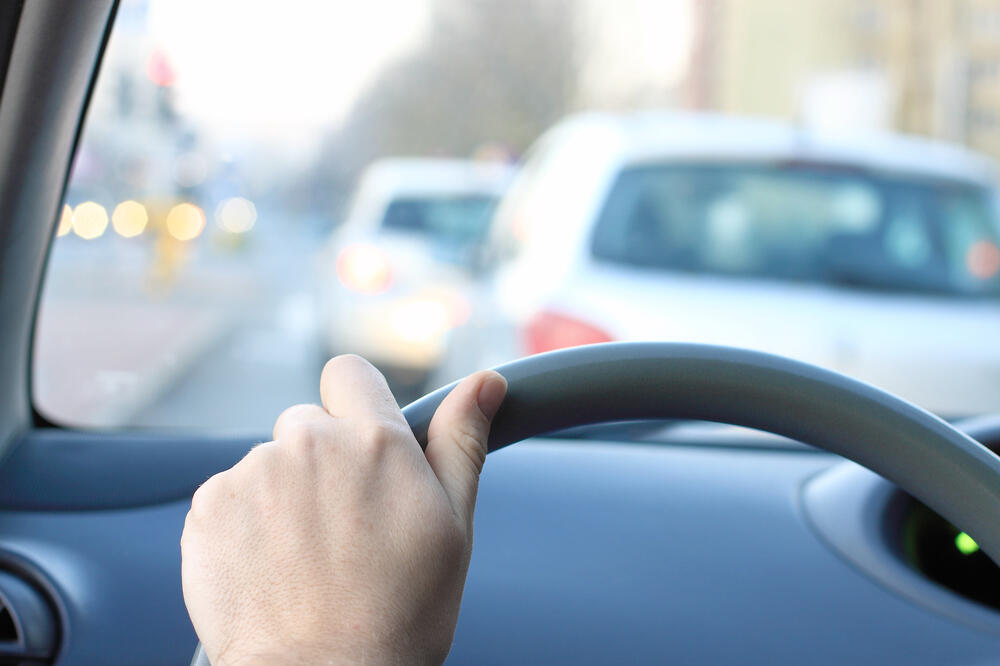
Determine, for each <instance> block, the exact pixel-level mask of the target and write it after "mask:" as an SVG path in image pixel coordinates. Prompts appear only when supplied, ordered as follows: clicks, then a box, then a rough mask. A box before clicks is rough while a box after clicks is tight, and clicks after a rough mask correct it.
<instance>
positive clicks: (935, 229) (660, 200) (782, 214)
mask: <svg viewBox="0 0 1000 666" xmlns="http://www.w3.org/2000/svg"><path fill="white" fill-rule="evenodd" d="M991 196H992V195H991V192H990V191H989V190H988V189H987V188H985V187H981V186H975V185H970V184H967V183H956V182H952V181H945V180H932V179H921V178H915V177H907V176H897V175H888V174H885V175H883V174H871V173H851V172H842V171H838V170H837V169H831V168H824V167H822V166H801V165H792V166H782V165H755V164H735V165H734V164H665V165H656V166H642V167H633V168H630V169H627V170H624V171H623V172H622V173H621V175H620V176H619V177H618V179H617V181H616V182H615V184H614V186H613V187H612V190H611V193H610V194H609V195H608V198H607V202H606V203H605V205H604V207H603V209H602V211H601V213H600V217H599V219H598V221H597V223H596V226H595V231H594V240H593V253H594V256H595V257H598V258H601V259H607V260H610V261H614V262H621V263H624V264H629V265H634V266H645V267H651V268H660V269H664V270H673V271H684V272H690V273H701V274H716V275H729V276H733V277H756V278H770V279H774V280H787V281H810V282H820V283H829V284H845V285H852V286H856V287H861V288H867V289H882V290H901V291H908V292H931V293H935V292H936V293H942V294H956V295H959V294H967V295H990V296H995V295H996V294H997V292H998V290H1000V248H998V245H997V242H998V239H997V232H998V229H1000V225H998V223H997V219H996V215H995V208H994V207H993V205H992V199H991Z"/></svg>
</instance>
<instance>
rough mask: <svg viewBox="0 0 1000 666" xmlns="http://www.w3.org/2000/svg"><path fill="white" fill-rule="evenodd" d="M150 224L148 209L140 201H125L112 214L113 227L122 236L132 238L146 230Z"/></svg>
mask: <svg viewBox="0 0 1000 666" xmlns="http://www.w3.org/2000/svg"><path fill="white" fill-rule="evenodd" d="M147 222H149V215H148V214H147V213H146V207H145V206H143V205H142V204H141V203H139V202H138V201H131V200H130V201H123V202H121V203H120V204H118V205H117V206H116V207H115V211H114V212H113V213H112V214H111V225H112V226H113V227H114V228H115V231H117V232H118V234H119V235H120V236H123V237H124V238H132V237H133V236H138V235H139V234H141V233H142V232H143V230H145V228H146V223H147Z"/></svg>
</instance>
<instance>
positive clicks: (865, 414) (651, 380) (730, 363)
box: [403, 342, 1000, 564]
mask: <svg viewBox="0 0 1000 666" xmlns="http://www.w3.org/2000/svg"><path fill="white" fill-rule="evenodd" d="M495 370H496V371H497V372H499V373H500V374H501V375H503V376H504V377H505V378H506V379H507V382H508V388H507V397H506V398H505V400H504V402H503V404H502V405H501V407H500V410H499V411H498V412H497V415H496V417H495V418H494V420H493V426H492V428H491V431H490V439H489V443H488V451H490V452H492V451H496V450H497V449H500V448H503V447H505V446H508V445H510V444H513V443H515V442H518V441H520V440H522V439H526V438H528V437H534V436H538V435H542V434H545V433H547V432H553V431H555V430H561V429H563V428H568V427H572V426H581V425H589V424H594V423H602V422H609V421H622V420H639V419H666V418H671V419H672V418H677V419H696V420H702V421H716V422H720V423H728V424H732V425H739V426H746V427H749V428H755V429H758V430H764V431H767V432H771V433H774V434H777V435H783V436H785V437H790V438H792V439H796V440H799V441H803V442H807V443H809V444H812V445H814V446H817V447H819V448H823V449H825V450H827V451H831V452H833V453H837V454H839V455H841V456H843V457H845V458H849V459H851V460H853V461H855V462H857V463H859V464H861V465H863V466H865V467H867V468H868V469H871V470H872V471H874V472H877V473H878V474H881V475H882V476H884V477H885V478H887V479H889V480H890V481H892V482H893V483H895V484H897V485H898V486H900V487H901V488H902V489H904V490H906V491H907V492H909V493H910V494H911V495H913V496H914V497H916V498H917V499H919V500H921V501H922V502H924V503H925V504H927V505H928V506H929V507H931V508H932V509H934V510H935V511H937V512H938V513H939V514H941V515H942V516H944V517H945V518H946V519H947V520H949V521H950V522H951V523H952V524H954V525H956V526H957V527H959V528H960V529H962V530H963V531H965V532H967V533H968V534H970V535H971V536H972V537H973V538H974V539H975V540H976V542H977V543H978V544H979V546H980V547H981V548H982V550H983V552H985V553H986V554H987V555H988V556H989V557H990V558H991V559H992V560H993V561H994V562H996V563H998V564H1000V457H997V455H996V454H994V453H993V452H992V451H990V450H989V449H987V448H986V447H985V446H983V445H982V444H980V443H979V442H977V441H975V440H974V439H972V438H971V437H969V436H968V435H966V434H964V433H962V432H960V431H958V430H956V429H955V428H953V427H952V426H951V425H949V424H948V423H946V422H945V421H943V420H942V419H940V418H938V417H937V416H934V415H933V414H931V413H929V412H927V411H925V410H923V409H921V408H919V407H917V406H915V405H913V404H911V403H909V402H907V401H905V400H903V399H901V398H899V397H896V396H894V395H892V394H890V393H887V392H886V391H883V390H881V389H879V388H876V387H874V386H872V385H870V384H866V383H864V382H861V381H858V380H855V379H851V378H850V377H847V376H844V375H841V374H839V373H836V372H833V371H830V370H825V369H823V368H819V367H817V366H813V365H810V364H808V363H803V362H800V361H794V360H791V359H788V358H784V357H781V356H776V355H773V354H766V353H763V352H756V351H749V350H744V349H736V348H731V347H720V346H714V345H701V344H684V343H670V342H616V343H605V344H597V345H587V346H583V347H574V348H571V349H563V350H559V351H554V352H549V353H546V354H539V355H536V356H529V357H526V358H522V359H519V360H516V361H513V362H511V363H506V364H504V365H501V366H498V367H496V368H495ZM455 385H456V384H450V385H448V386H445V387H443V388H440V389H438V390H436V391H434V392H432V393H429V394H428V395H426V396H424V397H423V398H420V399H418V400H416V401H415V402H413V403H411V404H409V405H407V406H406V407H404V408H403V415H404V416H405V417H406V420H407V422H408V423H409V424H410V427H411V429H412V430H413V433H414V436H415V437H416V438H417V441H418V442H419V443H420V445H421V447H425V446H426V445H427V428H428V426H429V425H430V420H431V417H432V416H433V415H434V411H435V410H436V409H437V406H438V405H439V404H441V401H442V400H444V398H445V396H446V395H448V393H449V392H450V391H451V390H452V388H454V387H455Z"/></svg>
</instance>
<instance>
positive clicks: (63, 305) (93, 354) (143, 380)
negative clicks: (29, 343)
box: [33, 299, 236, 428]
mask: <svg viewBox="0 0 1000 666" xmlns="http://www.w3.org/2000/svg"><path fill="white" fill-rule="evenodd" d="M235 324H236V321H235V317H234V316H233V314H232V313H227V312H223V311H221V310H220V309H218V308H211V307H208V306H197V305H177V304H166V303H141V302H135V301H122V302H114V301H92V300H83V301H81V300H56V299H45V301H44V303H43V305H42V308H41V310H40V312H39V320H38V327H37V333H36V337H35V350H34V364H35V365H34V368H33V399H34V402H35V405H36V407H37V408H38V410H39V411H40V412H41V413H42V414H43V415H45V416H46V417H47V418H50V419H51V420H53V421H55V422H58V423H60V424H64V425H69V426H83V427H93V428H109V427H116V426H120V425H123V424H125V423H127V422H128V421H129V420H130V419H131V418H132V417H133V416H134V415H135V414H136V413H138V412H140V411H142V410H143V409H145V408H147V407H148V406H149V405H150V404H151V403H152V402H154V401H155V400H156V399H157V397H158V396H159V395H160V394H162V393H163V391H164V390H166V389H167V388H168V387H169V386H170V385H171V384H172V383H173V382H174V381H176V380H177V378H178V377H180V376H181V375H182V374H184V373H185V372H187V371H188V370H189V369H190V368H191V367H192V366H193V365H194V364H195V363H197V362H198V361H199V359H200V358H201V357H202V356H203V355H204V354H205V353H206V352H207V351H208V350H209V349H210V348H211V347H212V345H213V344H214V343H216V342H217V341H218V340H220V338H221V337H222V336H223V335H224V334H225V333H226V332H227V331H229V330H231V329H232V328H233V326H234V325H235Z"/></svg>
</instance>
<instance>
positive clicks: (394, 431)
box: [359, 420, 410, 453]
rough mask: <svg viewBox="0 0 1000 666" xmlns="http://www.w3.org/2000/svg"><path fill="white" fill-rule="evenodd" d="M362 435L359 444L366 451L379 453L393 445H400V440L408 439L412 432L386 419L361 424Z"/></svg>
mask: <svg viewBox="0 0 1000 666" xmlns="http://www.w3.org/2000/svg"><path fill="white" fill-rule="evenodd" d="M360 434H361V436H360V437H359V444H360V445H361V447H362V448H363V449H364V450H366V451H372V452H373V453H379V452H381V451H384V450H385V449H387V448H389V447H393V446H399V444H400V442H404V441H406V437H407V436H408V435H409V434H410V433H409V431H408V430H404V428H403V427H402V426H401V425H399V424H397V423H392V422H390V421H385V420H372V421H366V422H365V423H364V424H363V425H362V426H361V433H360Z"/></svg>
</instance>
